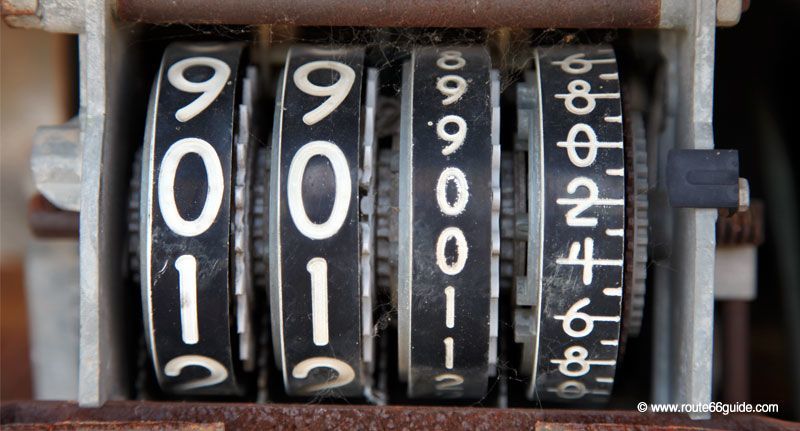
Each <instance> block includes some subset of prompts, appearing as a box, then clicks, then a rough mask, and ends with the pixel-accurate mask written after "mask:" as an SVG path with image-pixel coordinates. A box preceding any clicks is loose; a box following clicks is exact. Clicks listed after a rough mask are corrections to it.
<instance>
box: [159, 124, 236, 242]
mask: <svg viewBox="0 0 800 431" xmlns="http://www.w3.org/2000/svg"><path fill="white" fill-rule="evenodd" d="M189 153H195V154H197V155H199V156H200V158H201V159H203V165H204V166H205V168H206V178H207V180H208V190H207V192H206V201H205V203H204V204H203V211H201V212H200V215H199V216H198V217H197V218H196V219H194V220H192V221H189V220H186V219H184V218H183V217H181V215H180V213H178V207H177V206H176V204H175V173H176V171H177V170H178V165H179V164H180V161H181V159H183V156H185V155H187V154H189ZM224 188H225V183H224V180H223V178H222V164H221V163H220V161H219V156H217V152H216V151H214V147H212V146H211V144H209V143H208V142H206V141H204V140H202V139H198V138H184V139H181V140H179V141H178V142H175V143H174V144H172V146H171V147H169V149H168V150H167V153H166V154H164V159H163V160H162V161H161V168H160V171H159V173H158V205H159V207H160V208H161V215H162V217H164V222H165V223H166V224H167V226H169V228H170V229H172V231H173V232H175V233H176V234H178V235H181V236H187V237H192V236H197V235H200V234H201V233H203V232H205V231H206V230H207V229H208V228H209V227H210V226H211V224H212V223H214V219H216V218H217V213H218V212H219V207H220V205H221V204H222V193H223V189H224Z"/></svg>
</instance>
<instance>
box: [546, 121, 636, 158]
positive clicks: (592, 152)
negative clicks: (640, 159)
mask: <svg viewBox="0 0 800 431" xmlns="http://www.w3.org/2000/svg"><path fill="white" fill-rule="evenodd" d="M581 133H583V134H584V135H586V137H587V138H588V141H576V139H577V138H578V135H579V134H581ZM556 145H557V146H558V147H560V148H566V149H567V156H569V161H570V162H572V164H573V165H575V166H577V167H579V168H585V167H587V166H590V165H591V164H592V163H594V160H595V158H597V149H598V148H622V142H598V141H597V134H596V133H595V132H594V129H592V126H590V125H588V124H584V123H578V124H576V125H574V126H572V128H570V129H569V133H567V140H566V141H560V142H558V143H557V144H556ZM577 148H586V151H587V152H586V157H581V156H580V155H579V154H578V150H577Z"/></svg>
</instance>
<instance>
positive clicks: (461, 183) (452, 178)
mask: <svg viewBox="0 0 800 431" xmlns="http://www.w3.org/2000/svg"><path fill="white" fill-rule="evenodd" d="M450 182H453V183H454V184H455V185H456V200H455V202H453V203H452V204H451V203H450V202H448V201H447V185H448V184H449V183H450ZM436 201H437V202H438V203H439V209H440V210H441V211H442V212H443V213H445V214H447V215H449V216H457V215H459V214H461V213H462V212H464V209H465V208H466V207H467V202H469V185H468V184H467V177H466V176H464V172H463V171H461V169H458V168H452V167H450V168H446V169H444V170H443V171H442V173H441V174H439V180H438V181H437V182H436Z"/></svg>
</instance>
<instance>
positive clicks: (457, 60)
mask: <svg viewBox="0 0 800 431" xmlns="http://www.w3.org/2000/svg"><path fill="white" fill-rule="evenodd" d="M466 64H467V61H466V60H464V57H462V56H461V52H460V51H452V50H451V51H442V52H440V53H439V59H438V60H436V65H437V66H439V68H440V69H444V70H458V69H461V68H462V67H464V65H466Z"/></svg>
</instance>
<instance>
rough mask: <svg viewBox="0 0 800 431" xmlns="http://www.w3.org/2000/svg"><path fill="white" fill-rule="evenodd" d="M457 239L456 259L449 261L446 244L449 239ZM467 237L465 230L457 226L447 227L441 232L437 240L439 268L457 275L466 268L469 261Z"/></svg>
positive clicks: (446, 272) (449, 273) (437, 262)
mask: <svg viewBox="0 0 800 431" xmlns="http://www.w3.org/2000/svg"><path fill="white" fill-rule="evenodd" d="M451 239H455V241H456V259H455V260H454V261H453V263H447V257H446V256H445V254H444V249H445V246H446V245H447V243H448V241H450V240H451ZM468 251H469V250H468V248H467V239H466V238H464V232H462V231H461V229H459V228H457V227H453V226H450V227H446V228H444V230H443V231H442V233H441V234H439V239H438V240H437V241H436V264H438V265H439V269H441V270H442V272H443V273H445V274H447V275H456V274H458V273H459V272H461V271H462V270H463V269H464V265H465V264H466V263H467V253H468Z"/></svg>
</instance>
